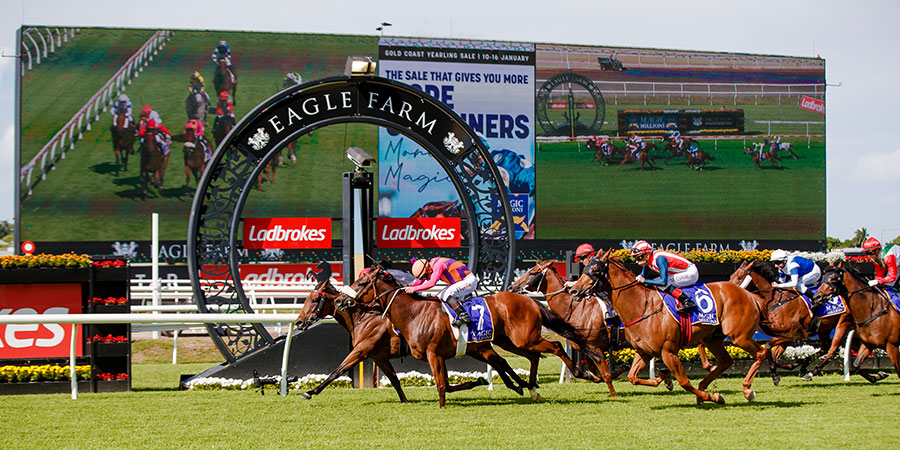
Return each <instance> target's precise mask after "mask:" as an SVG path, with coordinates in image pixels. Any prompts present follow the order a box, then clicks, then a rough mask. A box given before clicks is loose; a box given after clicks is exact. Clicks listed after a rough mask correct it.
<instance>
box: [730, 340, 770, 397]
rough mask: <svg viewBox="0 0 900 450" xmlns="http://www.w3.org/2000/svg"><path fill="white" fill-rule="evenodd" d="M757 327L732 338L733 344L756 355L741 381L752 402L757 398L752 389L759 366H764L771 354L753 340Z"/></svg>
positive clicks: (745, 394) (745, 393)
mask: <svg viewBox="0 0 900 450" xmlns="http://www.w3.org/2000/svg"><path fill="white" fill-rule="evenodd" d="M755 328H756V327H754V329H753V330H751V331H750V332H749V333H746V334H744V335H742V336H734V337H732V338H731V342H732V344H734V345H736V346H737V347H738V348H741V349H743V350H744V351H746V352H747V353H749V354H750V355H752V356H753V357H754V361H753V364H752V365H750V369H748V370H747V376H745V377H744V380H743V381H742V382H741V385H743V386H744V398H746V399H747V401H748V402H752V401H753V400H755V399H756V392H753V389H751V386H752V385H753V379H754V378H755V377H756V374H757V372H759V368H760V367H761V366H762V363H763V361H764V360H765V359H766V358H767V357H768V356H769V351H768V350H767V349H766V348H765V347H762V346H760V345H759V344H757V343H756V341H754V340H753V331H754V330H755ZM723 350H724V348H723Z"/></svg>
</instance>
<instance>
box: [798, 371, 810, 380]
mask: <svg viewBox="0 0 900 450" xmlns="http://www.w3.org/2000/svg"><path fill="white" fill-rule="evenodd" d="M800 379H801V380H803V381H812V379H813V374H812V372H809V373H807V374H806V375H803V376H802V377H800Z"/></svg>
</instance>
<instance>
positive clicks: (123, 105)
mask: <svg viewBox="0 0 900 450" xmlns="http://www.w3.org/2000/svg"><path fill="white" fill-rule="evenodd" d="M131 109H132V104H131V99H130V98H128V96H127V95H125V94H122V95H120V96H119V98H117V99H116V103H115V105H113V107H112V109H110V110H109V113H110V114H112V116H113V125H115V124H116V119H115V117H116V115H118V114H119V111H121V110H125V117H126V118H127V120H128V121H129V122H132V123H133V122H134V117H132V115H131Z"/></svg>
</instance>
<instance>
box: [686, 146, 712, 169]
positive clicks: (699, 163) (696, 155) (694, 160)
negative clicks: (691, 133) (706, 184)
mask: <svg viewBox="0 0 900 450" xmlns="http://www.w3.org/2000/svg"><path fill="white" fill-rule="evenodd" d="M685 156H687V165H688V167H690V168H691V169H694V170H703V166H705V165H706V162H707V161H715V160H716V158H714V157H713V156H712V155H710V154H709V153H706V152H704V151H703V150H700V148H699V147H698V148H697V150H696V151H694V152H691V151H688V152H687V154H686V155H685Z"/></svg>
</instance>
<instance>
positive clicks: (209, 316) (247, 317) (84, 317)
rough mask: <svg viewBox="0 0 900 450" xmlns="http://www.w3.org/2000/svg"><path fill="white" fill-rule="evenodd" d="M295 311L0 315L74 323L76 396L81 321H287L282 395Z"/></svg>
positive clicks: (12, 320) (1, 320)
mask: <svg viewBox="0 0 900 450" xmlns="http://www.w3.org/2000/svg"><path fill="white" fill-rule="evenodd" d="M295 318H296V315H294V314H218V313H204V314H16V315H3V316H0V325H9V324H48V323H58V324H63V323H66V324H72V340H71V346H70V349H69V352H70V353H69V368H70V369H69V370H70V373H69V375H70V377H71V382H72V399H73V400H74V399H77V398H78V377H77V375H76V374H75V348H76V344H77V342H76V336H77V334H78V333H77V329H78V325H79V324H98V323H132V324H133V323H150V324H163V323H169V324H195V325H204V324H207V323H231V324H236V323H263V324H265V323H284V322H290V323H291V327H290V331H289V332H288V334H287V337H286V338H285V344H284V356H282V360H281V364H282V365H281V395H287V363H288V355H289V354H290V353H289V352H290V349H291V340H292V339H291V336H292V335H293V334H294V319H295Z"/></svg>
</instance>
